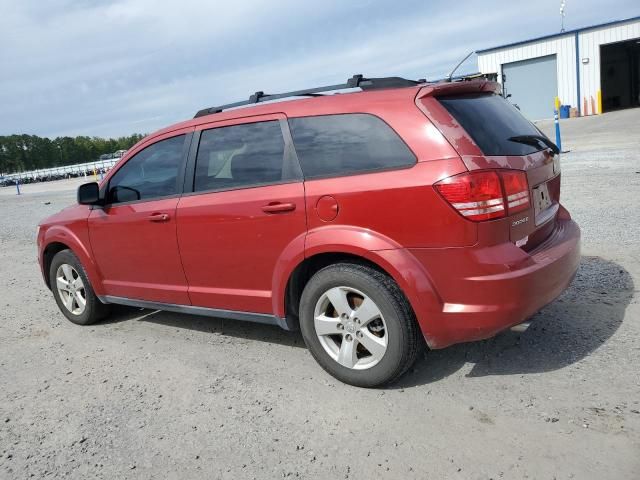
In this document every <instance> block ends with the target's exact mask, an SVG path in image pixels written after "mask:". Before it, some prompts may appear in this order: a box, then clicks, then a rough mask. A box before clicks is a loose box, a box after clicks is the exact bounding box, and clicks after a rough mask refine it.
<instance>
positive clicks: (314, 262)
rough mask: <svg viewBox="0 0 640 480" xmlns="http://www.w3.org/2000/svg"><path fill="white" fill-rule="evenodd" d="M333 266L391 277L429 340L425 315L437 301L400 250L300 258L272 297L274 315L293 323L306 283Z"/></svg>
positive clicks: (414, 263) (341, 252) (328, 253)
mask: <svg viewBox="0 0 640 480" xmlns="http://www.w3.org/2000/svg"><path fill="white" fill-rule="evenodd" d="M335 263H357V264H360V265H367V266H369V267H370V268H373V269H375V270H377V271H379V272H381V273H383V274H385V275H387V276H389V277H390V278H392V279H393V280H394V281H395V282H396V284H398V286H399V287H400V290H401V291H402V293H403V294H404V296H405V297H406V298H407V301H408V302H409V305H410V307H411V308H412V309H413V312H414V314H415V316H416V319H417V320H418V324H419V326H420V329H421V330H422V333H423V335H424V336H425V338H426V339H427V342H428V341H429V339H428V337H429V330H430V329H429V326H428V322H429V318H430V317H431V315H429V312H430V311H437V310H438V308H439V307H438V305H439V304H441V302H440V300H439V297H438V295H437V293H436V292H435V290H434V289H433V288H432V286H431V281H430V280H429V278H428V275H427V274H426V272H425V271H424V269H423V268H422V266H421V265H420V264H418V262H417V260H416V259H415V258H414V257H413V256H412V255H411V254H410V253H409V252H407V251H406V250H402V249H394V250H384V251H360V252H354V251H353V250H347V249H345V250H337V249H336V250H330V251H323V252H317V253H314V254H313V255H309V256H306V257H304V258H303V259H301V260H300V261H299V263H298V264H297V265H296V266H295V267H294V268H293V269H292V270H291V272H290V274H289V275H288V277H287V280H286V283H285V287H284V289H283V291H282V293H281V294H278V296H274V303H275V302H276V301H277V302H278V305H277V307H276V308H278V310H275V311H276V312H277V313H276V314H277V315H278V316H280V317H285V318H287V319H288V322H289V323H291V322H293V323H294V324H295V323H297V321H298V315H299V312H298V307H299V303H300V298H301V295H302V291H303V290H304V287H305V286H306V284H307V282H308V281H309V279H310V278H311V277H312V276H313V275H314V274H315V273H316V272H318V271H319V270H321V269H322V268H324V267H326V266H328V265H332V264H335ZM274 306H275V305H274ZM440 309H441V307H440Z"/></svg>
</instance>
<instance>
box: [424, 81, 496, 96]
mask: <svg viewBox="0 0 640 480" xmlns="http://www.w3.org/2000/svg"><path fill="white" fill-rule="evenodd" d="M501 92H502V87H501V86H500V84H499V83H498V82H494V81H491V80H470V81H465V82H442V83H433V84H430V85H427V86H425V87H423V88H421V89H420V91H419V92H418V95H417V96H416V100H418V99H420V98H424V97H436V96H437V97H439V96H444V95H457V94H461V93H496V94H500V93H501Z"/></svg>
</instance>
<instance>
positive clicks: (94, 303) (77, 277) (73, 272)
mask: <svg viewBox="0 0 640 480" xmlns="http://www.w3.org/2000/svg"><path fill="white" fill-rule="evenodd" d="M49 284H50V286H51V291H52V292H53V296H54V297H55V299H56V303H57V304H58V308H60V311H61V312H62V313H63V314H64V316H65V317H67V318H68V319H69V320H70V321H72V322H73V323H76V324H78V325H91V324H92V323H95V322H97V321H99V320H101V319H103V318H104V317H105V316H106V315H107V314H108V313H109V307H108V305H105V304H103V303H102V302H101V301H100V299H99V298H98V297H97V296H96V294H95V293H94V291H93V288H92V287H91V283H90V282H89V278H88V277H87V274H86V273H85V271H84V268H82V264H81V263H80V260H78V257H76V256H75V255H74V253H73V252H72V251H71V250H62V251H60V252H58V253H56V255H55V256H54V257H53V259H52V261H51V265H50V268H49Z"/></svg>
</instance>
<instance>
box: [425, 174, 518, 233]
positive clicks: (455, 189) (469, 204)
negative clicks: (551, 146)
mask: <svg viewBox="0 0 640 480" xmlns="http://www.w3.org/2000/svg"><path fill="white" fill-rule="evenodd" d="M434 187H435V188H436V190H437V191H438V192H439V193H440V195H442V197H443V198H444V199H445V200H446V201H447V202H448V203H449V204H451V206H452V207H453V208H455V209H456V210H457V211H458V213H460V214H461V215H462V216H463V217H465V218H468V219H469V220H473V221H476V222H480V221H483V220H493V219H496V218H503V217H505V216H507V214H513V213H517V212H519V211H522V210H526V209H528V208H529V207H530V201H529V185H528V183H527V175H526V173H525V172H521V171H517V170H505V171H495V170H485V171H479V172H467V173H463V174H461V175H456V176H453V177H449V178H445V179H444V180H441V181H439V182H437V183H435V184H434Z"/></svg>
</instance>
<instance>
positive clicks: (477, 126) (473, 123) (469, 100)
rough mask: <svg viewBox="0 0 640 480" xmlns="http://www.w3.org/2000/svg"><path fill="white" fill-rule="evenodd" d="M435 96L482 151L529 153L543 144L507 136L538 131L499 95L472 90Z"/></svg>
mask: <svg viewBox="0 0 640 480" xmlns="http://www.w3.org/2000/svg"><path fill="white" fill-rule="evenodd" d="M438 100H439V101H440V103H441V104H442V105H444V107H445V108H446V109H447V110H448V111H449V113H450V114H451V116H452V117H453V118H455V119H456V120H457V121H458V123H459V124H460V125H462V128H464V129H465V130H466V132H467V133H468V134H469V135H470V136H471V138H473V140H474V141H475V142H476V144H477V145H478V147H480V150H482V153H484V154H485V155H529V154H530V153H533V152H537V151H539V150H542V149H543V148H546V147H545V145H543V144H540V146H537V147H536V146H531V145H527V144H523V143H517V142H513V141H511V140H509V138H511V137H516V136H521V135H542V134H541V133H540V131H539V130H538V129H537V128H536V127H535V126H534V125H533V124H532V123H531V122H530V121H529V120H527V119H526V118H524V117H523V116H522V114H521V113H520V111H519V110H518V109H517V108H516V107H514V106H513V105H512V104H511V103H509V102H508V101H507V100H505V99H504V98H502V97H501V96H500V95H494V94H486V93H485V94H472V95H460V96H452V97H439V98H438Z"/></svg>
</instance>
